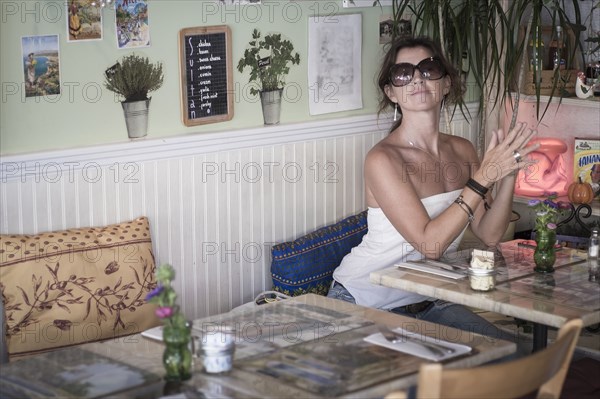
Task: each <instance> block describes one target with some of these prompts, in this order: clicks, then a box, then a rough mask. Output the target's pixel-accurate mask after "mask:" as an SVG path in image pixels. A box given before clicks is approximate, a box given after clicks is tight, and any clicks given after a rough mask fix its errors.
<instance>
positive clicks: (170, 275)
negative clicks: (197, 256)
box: [146, 265, 192, 382]
mask: <svg viewBox="0 0 600 399" xmlns="http://www.w3.org/2000/svg"><path fill="white" fill-rule="evenodd" d="M174 278H175V270H174V269H173V267H172V266H171V265H161V266H160V267H158V268H157V269H156V281H157V283H158V285H157V286H156V288H155V289H154V290H152V291H151V292H149V293H148V295H147V296H146V300H147V301H148V302H151V303H156V304H158V307H157V308H156V316H158V317H159V318H160V319H161V320H162V322H163V324H164V327H163V341H164V343H165V351H164V353H163V364H164V366H165V370H166V375H165V379H166V380H167V381H172V382H175V381H185V380H187V379H189V378H190V377H191V376H192V353H191V351H190V348H189V344H190V339H191V326H190V323H189V322H188V321H187V320H186V319H185V317H184V316H183V314H182V313H181V311H180V310H179V306H178V305H177V304H176V301H177V293H176V292H175V290H174V289H173V286H172V282H173V279H174Z"/></svg>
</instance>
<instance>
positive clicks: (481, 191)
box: [467, 179, 490, 211]
mask: <svg viewBox="0 0 600 399" xmlns="http://www.w3.org/2000/svg"><path fill="white" fill-rule="evenodd" d="M467 187H468V188H470V189H471V190H472V191H473V192H474V193H475V194H477V195H479V196H480V197H481V199H482V200H483V208H484V209H485V210H486V211H487V210H488V209H490V205H489V204H488V203H487V197H486V196H485V195H486V194H487V192H488V188H487V187H484V186H482V185H481V184H479V183H477V182H476V181H475V180H473V179H469V180H467Z"/></svg>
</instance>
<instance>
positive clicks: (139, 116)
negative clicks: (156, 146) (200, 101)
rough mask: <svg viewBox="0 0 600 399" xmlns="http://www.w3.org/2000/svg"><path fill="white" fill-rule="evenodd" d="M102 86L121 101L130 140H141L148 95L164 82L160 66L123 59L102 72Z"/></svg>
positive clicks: (144, 60) (134, 58)
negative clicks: (103, 79) (103, 80)
mask: <svg viewBox="0 0 600 399" xmlns="http://www.w3.org/2000/svg"><path fill="white" fill-rule="evenodd" d="M104 78H105V82H104V85H105V87H106V88H107V89H108V90H110V91H112V92H114V93H116V94H117V95H119V96H120V97H122V98H123V101H121V105H122V107H123V112H124V114H125V123H126V125H127V132H128V134H129V137H130V138H137V137H143V136H145V135H146V134H147V130H148V109H149V107H150V99H151V98H150V97H148V93H150V92H152V91H155V90H158V89H159V88H160V87H161V86H162V84H163V79H164V74H163V68H162V63H160V62H157V63H154V64H153V63H151V62H150V60H149V59H148V58H147V57H141V56H138V55H135V54H131V55H127V56H124V57H123V58H122V59H121V60H120V61H119V62H117V63H116V64H115V65H113V66H112V67H110V68H108V69H107V70H106V71H105V72H104Z"/></svg>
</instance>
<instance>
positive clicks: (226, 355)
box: [199, 327, 235, 374]
mask: <svg viewBox="0 0 600 399" xmlns="http://www.w3.org/2000/svg"><path fill="white" fill-rule="evenodd" d="M199 349H200V350H199V355H200V356H201V357H202V366H203V369H204V372H205V373H209V374H221V373H227V372H229V371H230V370H231V369H232V368H233V355H234V352H235V330H233V329H229V328H227V327H225V328H219V329H217V330H216V331H210V332H207V331H203V334H202V337H201V343H200V348H199Z"/></svg>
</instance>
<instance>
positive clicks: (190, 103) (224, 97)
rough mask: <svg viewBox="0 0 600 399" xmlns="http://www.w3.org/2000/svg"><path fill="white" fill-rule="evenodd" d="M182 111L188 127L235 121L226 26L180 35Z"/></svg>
mask: <svg viewBox="0 0 600 399" xmlns="http://www.w3.org/2000/svg"><path fill="white" fill-rule="evenodd" d="M179 62H180V68H181V108H182V117H183V123H184V125H186V126H194V125H202V124H206V123H215V122H223V121H228V120H230V119H231V118H232V117H233V86H232V69H231V30H230V29H229V27H228V26H227V25H219V26H204V27H197V28H185V29H182V30H180V31H179Z"/></svg>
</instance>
